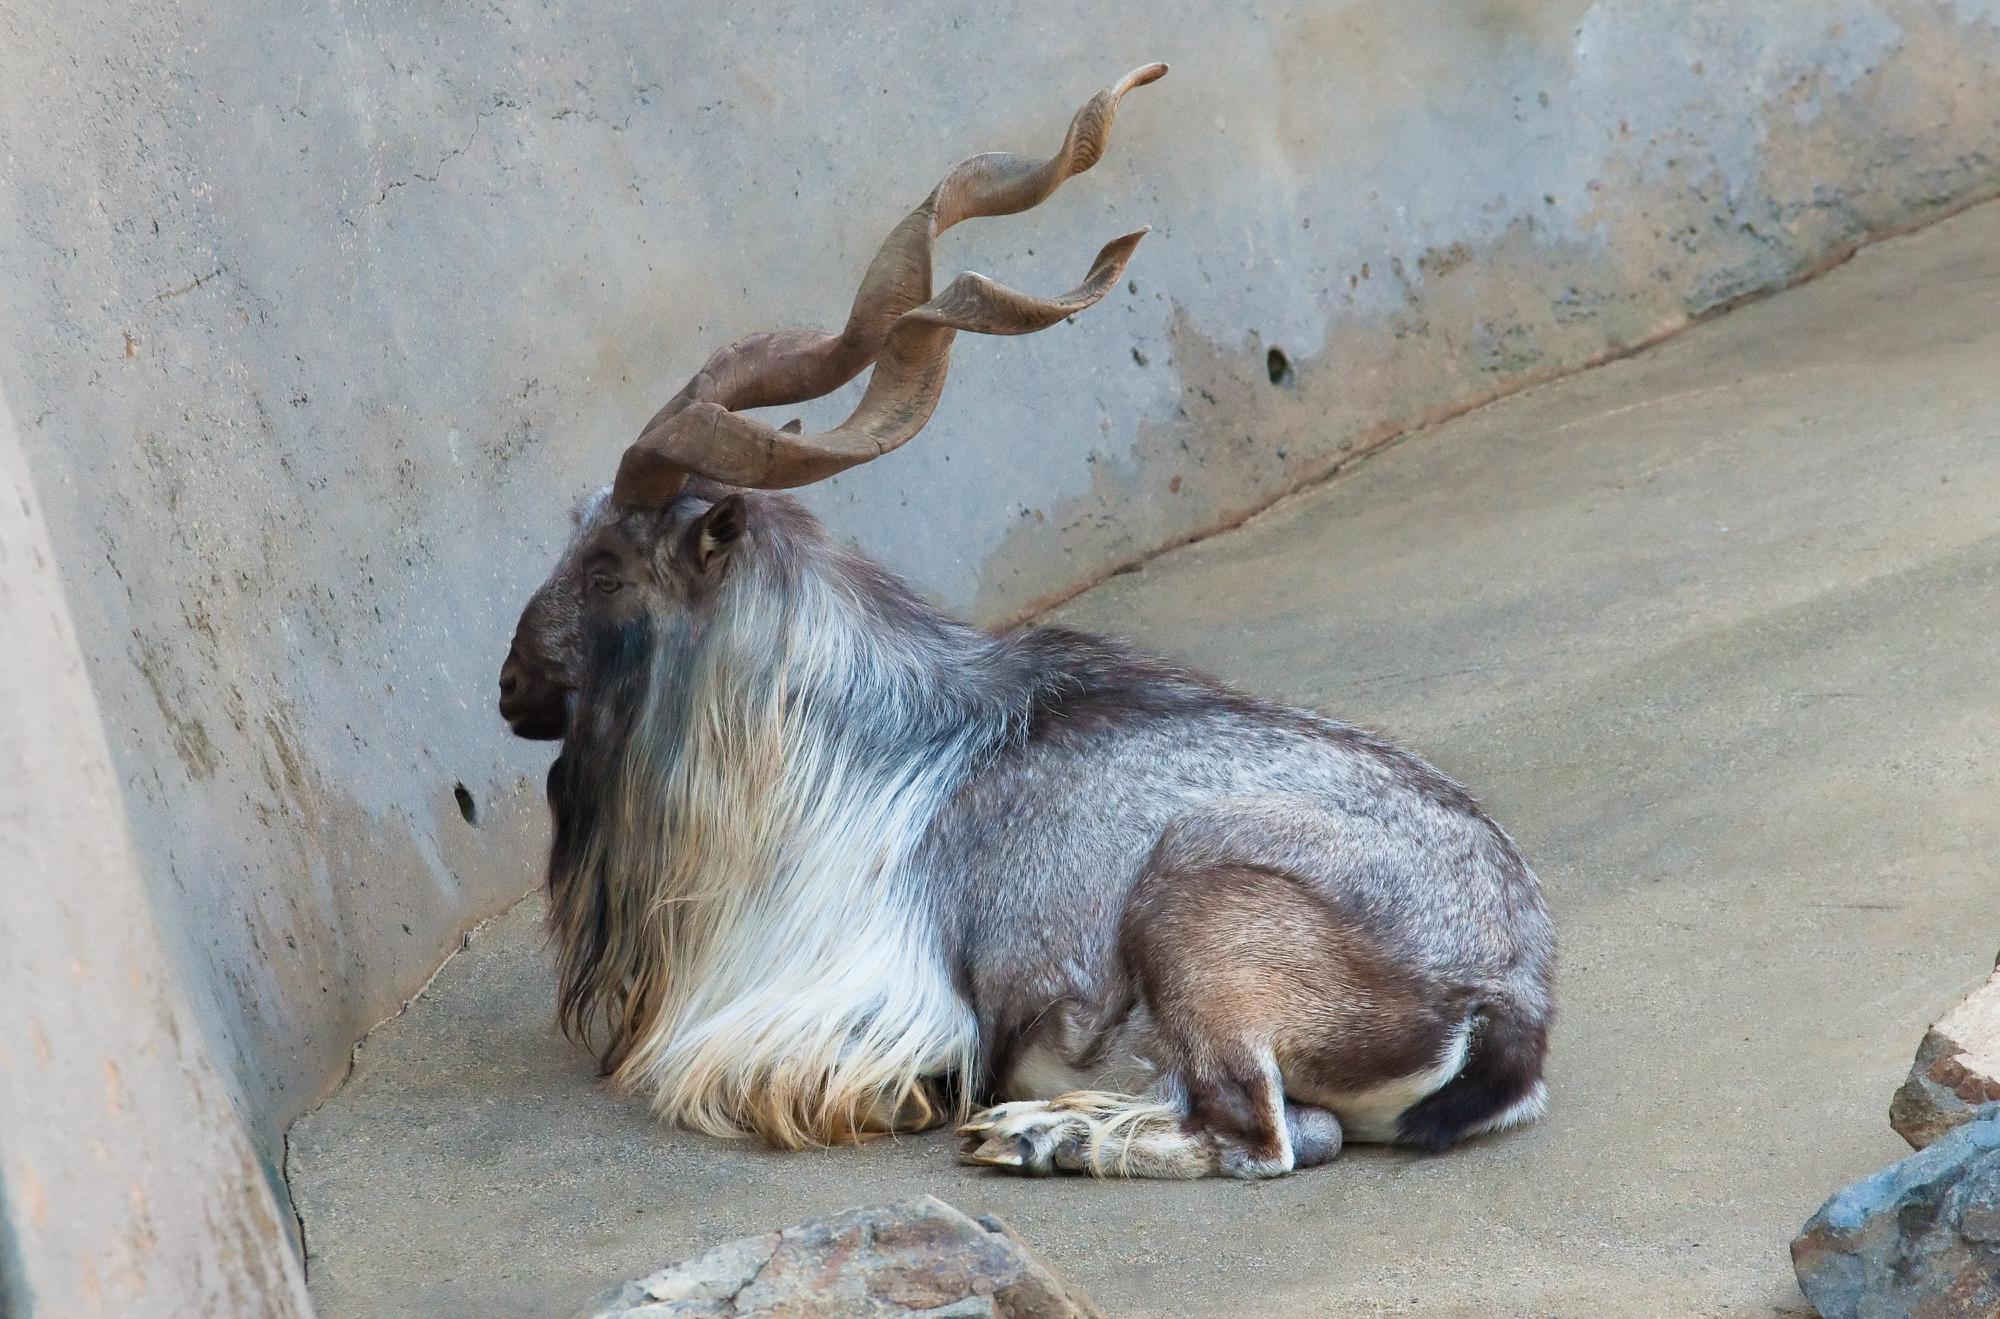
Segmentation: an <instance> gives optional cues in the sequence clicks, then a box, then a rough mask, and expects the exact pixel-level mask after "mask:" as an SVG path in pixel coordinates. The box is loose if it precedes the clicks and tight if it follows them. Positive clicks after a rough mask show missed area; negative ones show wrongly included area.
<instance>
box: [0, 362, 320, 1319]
mask: <svg viewBox="0 0 2000 1319" xmlns="http://www.w3.org/2000/svg"><path fill="white" fill-rule="evenodd" d="M0 619H4V620H5V626H6V638H5V641H4V643H0V711H4V712H5V714H4V721H5V723H4V732H0V1319H42V1317H45V1319H66V1317H68V1316H78V1317H79V1319H81V1317H86V1316H92V1315H102V1314H118V1315H134V1316H139V1315H144V1316H179V1315H188V1316H195V1315H200V1316H215V1317H216V1319H225V1317H226V1319H283V1317H286V1316H303V1315H305V1314H307V1313H308V1311H309V1307H308V1305H307V1303H306V1292H305V1278H304V1276H303V1274H302V1273H301V1272H300V1270H299V1262H298V1260H297V1259H296V1258H295V1257H294V1256H293V1254H292V1252H291V1251H290V1249H288V1245H287V1241H286V1235H285V1226H284V1222H283V1220H282V1219H281V1218H280V1211H279V1207H278V1203H277V1201H276V1199H275V1198H274V1197H273V1195H272V1192H271V1188H270V1186H269V1185H268V1184H267V1183H266V1181H265V1179H264V1177H263V1175H262V1173H261V1171H260V1170H259V1168H258V1163H257V1155H256V1151H255V1150H254V1149H253V1148H252V1147H251V1143H250V1140H249V1138H248V1136H247V1134H246V1133H245V1131H244V1129H243V1126H242V1125H241V1123H240V1121H239V1119H238V1116H237V1114H236V1112H235V1110H234V1109H233V1107H232V1106H231V1103H230V1095H229V1088H228V1086H226V1085H225V1084H224V1082H223V1079H222V1076H221V1075H220V1074H219V1073H218V1071H217V1070H216V1067H215V1064H214V1061H213V1060H212V1059H211V1058H210V1057H209V1055H208V1052H207V1050H206V1048H205V1047H204V1046H203V1043H202V1039H201V1033H200V1031H199V1030H198V1029H197V1028H196V1026H195V1024H194V1017H193V1014H192V1013H191V1012H190V1011H189V1008H188V1005H187V1000H186V998H185V996H184V995H183V994H182V991H181V986H180V984H179V978H178V976H177V974H176V970H175V968H174V965H173V963H172V961H171V960H170V959H169V958H168V956H167V953H166V951H165V949H164V948H163V947H162V944H161V940H160V937H159V931H158V930H157V928H156V927H155V925H154V923H153V914H152V907H151V904H150V903H149V902H148V901H147V899H146V887H145V880H144V879H143V878H142V875H141V872H140V869H139V858H138V855H137V853H136V852H135V851H134V850H133V847H132V839H131V836H130V834H129V833H128V832H127V830H126V828H125V819H124V810H123V807H122V804H121V802H120V800H119V793H118V780H117V778H116V777H115V776H114V775H113V773H112V770H111V754H110V749H109V747H108V746H107V745H106V744H105V739H104V726H103V722H102V720H101V718H100V716H99V714H98V709H97V701H96V699H95V698H94V697H93V696H92V695H91V691H90V681H89V678H88V677H87V676H86V672H85V669H84V664H83V655H82V653H81V652H80V651H79V650H78V648H77V638H76V633H75V631H74V630H73V628H72V627H71V624H70V619H69V611H68V609H67V608H66V607H65V606H64V604H63V598H62V583H61V581H60V580H59V579H58V578H57V575H56V560H55V556H54V554H53V553H52V551H51V549H50V546H49V533H48V516H47V513H46V511H45V510H44V509H43V508H42V507H41V505H40V504H39V502H38V501H37V500H36V499H35V498H34V497H33V495H32V493H31V491H30V490H29V486H28V481H27V465H26V463H25V461H24V460H23V459H22V456H21V447H20V442H19V439H18V437H17V435H16V433H15V426H14V419H13V416H12V415H11V413H10V411H9V409H8V407H7V403H6V400H5V399H4V398H0Z"/></svg>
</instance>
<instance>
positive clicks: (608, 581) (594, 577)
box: [590, 572, 625, 595]
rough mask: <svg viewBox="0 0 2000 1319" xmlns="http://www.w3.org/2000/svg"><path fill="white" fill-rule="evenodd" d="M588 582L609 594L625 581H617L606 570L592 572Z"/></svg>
mask: <svg viewBox="0 0 2000 1319" xmlns="http://www.w3.org/2000/svg"><path fill="white" fill-rule="evenodd" d="M590 584H591V586H592V587H593V588H595V589H597V590H599V591H602V592H604V593H605V594H606V595H610V594H611V593H612V592H613V591H616V590H617V589H618V588H619V587H621V586H623V585H625V583H623V582H621V581H619V580H618V579H617V578H616V577H613V576H612V575H611V574H610V573H608V572H594V573H592V574H591V575H590Z"/></svg>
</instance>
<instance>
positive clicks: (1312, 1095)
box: [962, 848, 1462, 1177]
mask: <svg viewBox="0 0 2000 1319" xmlns="http://www.w3.org/2000/svg"><path fill="white" fill-rule="evenodd" d="M1119 947H1120V952H1121V955H1122V957H1123V961H1124V965H1125V972H1126V974H1127V975H1129V976H1131V977H1132V979H1133V981H1134V984H1135V987H1136V988H1137V990H1138V991H1139V995H1140V997H1141V998H1142V999H1143V1001H1144V1003H1145V1005H1146V1010H1147V1013H1148V1015H1149V1017H1150V1020H1151V1028H1152V1034H1153V1045H1152V1052H1153V1057H1152V1058H1151V1059H1150V1061H1151V1062H1152V1063H1153V1064H1154V1065H1155V1066H1156V1067H1157V1068H1158V1069H1159V1073H1160V1075H1161V1077H1162V1083H1161V1085H1160V1086H1159V1087H1157V1088H1156V1090H1155V1093H1154V1094H1153V1095H1151V1096H1149V1097H1146V1098H1140V1097H1136V1096H1130V1095H1102V1094H1094V1093H1079V1094H1070V1095H1059V1096H1057V1097H1056V1098H1055V1099H1053V1100H1049V1101H1047V1102H1045V1103H1039V1102H1024V1103H1015V1104H1003V1105H1001V1106H1000V1107H998V1108H995V1109H990V1110H988V1111H987V1112H985V1113H982V1114H980V1115H979V1116H978V1117H977V1118H975V1119H974V1120H973V1121H972V1122H971V1123H970V1124H968V1125H967V1126H966V1128H965V1129H964V1131H963V1133H962V1134H964V1135H965V1137H966V1138H967V1145H968V1148H967V1151H966V1155H965V1157H966V1158H967V1159H968V1160H969V1161H972V1162H976V1163H987V1164H994V1165H997V1166H1001V1167H1011V1168H1019V1169H1021V1170H1022V1171H1024V1172H1046V1171H1049V1170H1050V1169H1052V1168H1055V1169H1076V1170H1079V1171H1086V1172H1093V1173H1097V1174H1099V1175H1113V1176H1115V1175H1121V1174H1122V1175H1126V1176H1139V1177H1206V1176H1214V1175H1218V1174H1219V1175H1222V1176H1228V1177H1277V1176H1282V1175H1283V1174H1285V1173H1288V1172H1290V1171H1292V1170H1293V1169H1294V1168H1300V1167H1307V1166H1310V1165H1312V1164H1315V1163H1324V1162H1326V1161H1327V1160H1329V1159H1331V1158H1333V1157H1334V1155H1336V1154H1338V1153H1339V1152H1340V1147H1341V1141H1342V1137H1343V1132H1342V1128H1341V1122H1340V1119H1339V1118H1338V1117H1336V1116H1335V1114H1334V1112H1333V1111H1332V1110H1333V1108H1334V1107H1335V1106H1336V1101H1338V1100H1339V1099H1341V1098H1342V1097H1344V1096H1350V1095H1355V1094H1366V1093H1369V1092H1372V1091H1377V1090H1379V1088H1381V1087H1383V1086H1385V1085H1391V1084H1393V1083H1395V1082H1398V1081H1400V1080H1403V1079H1405V1078H1410V1077H1415V1076H1419V1075H1422V1074H1424V1073H1425V1072H1426V1071H1427V1070H1430V1069H1434V1068H1435V1067H1436V1065H1437V1062H1438V1059H1439V1058H1440V1057H1441V1056H1443V1055H1445V1054H1446V1053H1447V1052H1448V1045H1449V1043H1450V1041H1451V1040H1452V1039H1453V1037H1454V1033H1455V1032H1456V1031H1457V1030H1458V1029H1459V1025H1460V1020H1461V1018H1462V1010H1455V1009H1453V1008H1451V1007H1450V1006H1448V1005H1446V1004H1445V1003H1443V1002H1441V1001H1439V998H1438V996H1437V995H1436V994H1435V993H1434V992H1432V991H1431V990H1430V989H1429V988H1428V987H1427V986H1426V985H1425V984H1423V983H1422V981H1421V980H1420V978H1419V977H1417V976H1416V975H1415V974H1414V973H1413V972H1411V971H1409V970H1408V969H1406V968H1404V967H1402V966H1399V965H1398V964H1397V962H1396V960H1395V958H1394V957H1393V956H1392V955H1391V954H1390V953H1389V951H1388V950H1387V949H1385V948H1384V947H1382V946H1381V945H1380V944H1379V943H1378V942H1377V941H1376V940H1375V939H1373V938H1372V937H1371V936H1370V935H1369V934H1368V932H1367V931H1366V930H1364V929H1362V928H1359V927H1358V926H1357V925H1356V924H1355V923H1354V922H1352V921H1350V920H1348V919H1346V918H1345V917H1344V916H1343V915H1342V913H1340V912H1339V911H1338V910H1336V909H1335V908H1334V906H1333V905H1332V904H1331V903H1330V902H1329V901H1328V900H1327V899H1326V898H1325V897H1324V895H1322V894H1321V893H1320V892H1318V891H1317V890H1316V889H1315V888H1314V887H1313V886H1312V885H1311V884H1310V883H1309V882H1307V881H1304V880H1301V879H1299V878H1298V877H1295V876H1293V875H1290V874H1287V873H1284V872H1282V871H1279V870H1275V869H1270V868H1265V867H1260V866H1251V865H1240V864H1218V863H1212V862H1211V863H1207V864H1200V865H1190V864H1185V863H1180V864H1176V862H1175V860H1174V859H1173V858H1172V857H1171V856H1169V855H1168V854H1167V853H1166V849H1164V848H1163V849H1162V853H1161V854H1160V855H1156V857H1155V858H1154V861H1153V863H1152V865H1151V866H1150V867H1149V868H1148V870H1147V871H1146V873H1145V874H1144V875H1142V876H1141V877H1140V879H1139V881H1138V883H1137V884H1136V885H1134V887H1133V890H1132V894H1131V897H1130V898H1129V900H1128V901H1127V903H1126V908H1125V914H1124V919H1123V922H1122V924H1121V926H1120V929H1119Z"/></svg>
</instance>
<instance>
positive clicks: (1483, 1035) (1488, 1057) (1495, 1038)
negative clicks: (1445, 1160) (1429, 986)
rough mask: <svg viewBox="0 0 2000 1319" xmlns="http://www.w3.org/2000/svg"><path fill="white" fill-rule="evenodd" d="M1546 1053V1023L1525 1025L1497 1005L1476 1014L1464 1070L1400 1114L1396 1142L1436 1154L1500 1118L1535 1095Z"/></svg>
mask: <svg viewBox="0 0 2000 1319" xmlns="http://www.w3.org/2000/svg"><path fill="white" fill-rule="evenodd" d="M1548 1048H1549V1027H1548V1022H1547V1021H1546V1020H1537V1021H1529V1020H1526V1019H1524V1018H1522V1017H1521V1016H1520V1015H1518V1013H1517V1012H1516V1011H1515V1010H1514V1009H1513V1008H1512V1007H1510V1006H1506V1005H1502V1004H1494V1005H1491V1006H1488V1007H1484V1008H1481V1009H1479V1011H1478V1013H1477V1015H1476V1016H1475V1018H1474V1027H1473V1036H1472V1049H1471V1056H1470V1057H1469V1058H1467V1059H1466V1063H1465V1066H1464V1067H1463V1068H1461V1069H1460V1070H1459V1073H1458V1075H1457V1076H1454V1077H1452V1078H1451V1080H1449V1081H1447V1082H1445V1084H1444V1085H1443V1086H1441V1087H1440V1088H1439V1089H1437V1090H1434V1091H1432V1092H1431V1093H1430V1094H1429V1095H1427V1096H1425V1097H1424V1098H1423V1099H1420V1100H1418V1101H1417V1102H1416V1103H1414V1104H1412V1105H1410V1106H1409V1107H1408V1108H1406V1109H1404V1110H1403V1113H1402V1116H1401V1117H1399V1118H1397V1119H1396V1143H1397V1144H1398V1145H1408V1146H1411V1147H1413V1148H1416V1149H1420V1150H1427V1151H1430V1152H1432V1153H1436V1152H1437V1151H1438V1150H1442V1149H1444V1148H1446V1147H1447V1146H1451V1145H1455V1144H1457V1143H1458V1142H1459V1141H1461V1140H1464V1139H1465V1138H1466V1137H1467V1136H1470V1135H1474V1134H1476V1133H1478V1132H1479V1131H1481V1130H1483V1129H1485V1128H1486V1127H1487V1126H1488V1125H1489V1124H1491V1123H1493V1122H1495V1121H1496V1120H1498V1119H1500V1118H1502V1117H1505V1116H1506V1115H1507V1114H1508V1112H1509V1111H1510V1110H1512V1109H1514V1108H1515V1107H1516V1106H1517V1105H1520V1104H1523V1103H1525V1102H1527V1101H1528V1100H1529V1099H1530V1098H1531V1097H1532V1096H1534V1095H1535V1094H1537V1093H1539V1087H1540V1085H1541V1081H1542V1058H1543V1056H1544V1055H1545V1054H1547V1053H1548Z"/></svg>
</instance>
